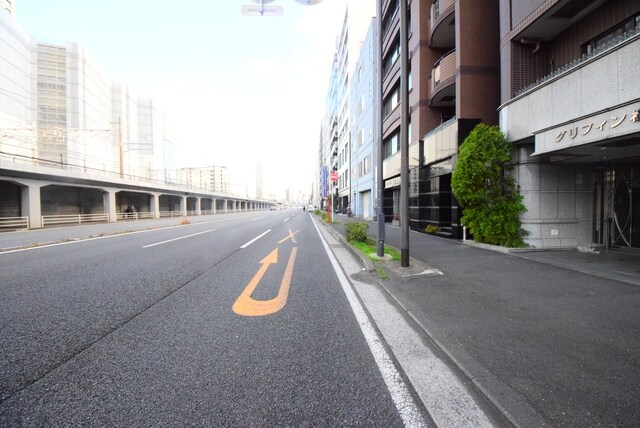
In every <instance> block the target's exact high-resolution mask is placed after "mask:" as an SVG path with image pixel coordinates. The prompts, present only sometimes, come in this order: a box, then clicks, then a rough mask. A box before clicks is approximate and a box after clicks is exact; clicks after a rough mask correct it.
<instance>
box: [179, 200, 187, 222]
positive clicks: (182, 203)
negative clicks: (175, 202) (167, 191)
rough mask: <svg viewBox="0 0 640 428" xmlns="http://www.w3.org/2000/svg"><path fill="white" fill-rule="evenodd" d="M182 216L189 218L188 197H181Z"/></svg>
mask: <svg viewBox="0 0 640 428" xmlns="http://www.w3.org/2000/svg"><path fill="white" fill-rule="evenodd" d="M180 215H183V216H185V217H186V216H187V197H186V196H180Z"/></svg>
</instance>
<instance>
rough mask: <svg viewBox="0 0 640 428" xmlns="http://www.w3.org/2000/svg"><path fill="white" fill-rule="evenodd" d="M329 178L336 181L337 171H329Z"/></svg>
mask: <svg viewBox="0 0 640 428" xmlns="http://www.w3.org/2000/svg"><path fill="white" fill-rule="evenodd" d="M329 180H331V181H334V182H335V181H338V173H337V172H336V171H331V174H329Z"/></svg>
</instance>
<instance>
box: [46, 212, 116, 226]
mask: <svg viewBox="0 0 640 428" xmlns="http://www.w3.org/2000/svg"><path fill="white" fill-rule="evenodd" d="M41 220H42V227H47V226H51V225H65V224H66V225H68V224H84V223H107V222H108V221H109V214H69V215H43V216H42V217H41Z"/></svg>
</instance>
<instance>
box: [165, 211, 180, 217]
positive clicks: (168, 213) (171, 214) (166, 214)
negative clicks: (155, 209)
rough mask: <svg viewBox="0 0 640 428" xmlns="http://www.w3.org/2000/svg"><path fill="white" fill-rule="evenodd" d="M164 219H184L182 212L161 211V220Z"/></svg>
mask: <svg viewBox="0 0 640 428" xmlns="http://www.w3.org/2000/svg"><path fill="white" fill-rule="evenodd" d="M164 217H184V213H183V212H182V211H160V218H164Z"/></svg>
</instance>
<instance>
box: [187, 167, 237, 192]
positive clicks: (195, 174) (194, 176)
mask: <svg viewBox="0 0 640 428" xmlns="http://www.w3.org/2000/svg"><path fill="white" fill-rule="evenodd" d="M178 181H179V182H180V183H181V184H184V185H187V186H189V187H193V188H194V189H200V190H205V191H208V192H213V193H221V194H225V195H228V194H230V193H231V184H230V179H229V170H228V169H227V167H226V166H215V165H214V166H205V167H195V168H180V169H179V170H178Z"/></svg>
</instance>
